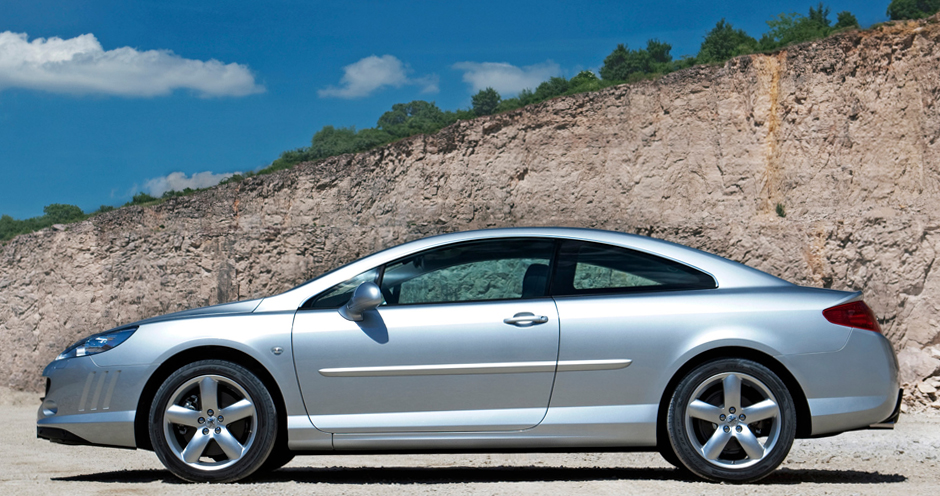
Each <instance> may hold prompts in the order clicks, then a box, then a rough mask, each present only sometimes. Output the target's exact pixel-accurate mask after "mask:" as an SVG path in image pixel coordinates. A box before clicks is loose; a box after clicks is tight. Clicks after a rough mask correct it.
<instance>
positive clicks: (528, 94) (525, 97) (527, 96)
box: [516, 88, 538, 105]
mask: <svg viewBox="0 0 940 496" xmlns="http://www.w3.org/2000/svg"><path fill="white" fill-rule="evenodd" d="M516 98H518V99H519V102H520V103H522V105H529V104H532V103H535V102H537V101H538V99H537V98H535V92H534V91H532V90H531V89H529V88H525V89H523V90H522V91H520V92H519V96H517V97H516Z"/></svg>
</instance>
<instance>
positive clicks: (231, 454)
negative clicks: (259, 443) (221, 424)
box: [215, 429, 245, 460]
mask: <svg viewBox="0 0 940 496" xmlns="http://www.w3.org/2000/svg"><path fill="white" fill-rule="evenodd" d="M215 442H217V443H219V447H220V448H222V451H223V452H225V456H227V457H228V459H229V460H237V459H239V458H241V456H242V453H243V452H244V450H245V447H244V446H242V444H241V443H239V442H238V440H237V439H235V437H234V436H232V434H231V433H229V431H228V429H222V432H220V433H219V434H216V435H215Z"/></svg>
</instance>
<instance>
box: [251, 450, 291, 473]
mask: <svg viewBox="0 0 940 496" xmlns="http://www.w3.org/2000/svg"><path fill="white" fill-rule="evenodd" d="M293 459H294V453H292V452H291V451H288V450H286V449H285V450H281V449H279V447H275V448H274V450H272V451H271V454H270V455H268V459H267V460H265V461H264V463H263V464H262V465H261V468H259V469H258V471H257V472H256V473H257V474H262V473H264V474H266V473H268V472H274V471H275V470H277V469H279V468H281V467H283V466H284V465H287V464H288V463H290V462H291V460H293Z"/></svg>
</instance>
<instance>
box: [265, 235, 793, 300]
mask: <svg viewBox="0 0 940 496" xmlns="http://www.w3.org/2000/svg"><path fill="white" fill-rule="evenodd" d="M519 237H524V238H525V237H528V238H555V239H574V240H582V241H589V242H595V243H603V244H609V245H614V246H620V247H624V248H629V249H633V250H637V251H641V252H644V253H649V254H651V255H655V256H659V257H663V258H667V259H670V260H674V261H676V262H679V263H682V264H685V265H689V266H691V267H694V268H696V269H698V270H700V271H703V272H707V273H708V274H710V275H712V276H713V277H714V278H715V279H716V280H717V282H718V287H719V288H743V287H767V286H792V284H791V283H789V282H787V281H784V280H783V279H780V278H777V277H774V276H772V275H770V274H767V273H766V272H762V271H759V270H757V269H754V268H751V267H748V266H746V265H743V264H740V263H738V262H733V261H731V260H728V259H726V258H722V257H719V256H718V255H713V254H711V253H707V252H704V251H701V250H697V249H695V248H690V247H688V246H684V245H680V244H677V243H672V242H670V241H665V240H661V239H655V238H650V237H647V236H641V235H637V234H628V233H622V232H616V231H605V230H600V229H586V228H574V227H512V228H494V229H480V230H474V231H461V232H454V233H448V234H439V235H435V236H428V237H424V238H421V239H417V240H414V241H410V242H406V243H402V244H399V245H396V246H393V247H390V248H387V249H385V250H382V251H379V252H376V253H373V254H371V255H368V256H366V257H363V258H360V259H358V260H356V261H354V262H351V263H349V264H347V265H344V266H342V267H340V268H338V269H336V270H333V271H331V272H328V273H326V274H324V275H322V276H320V277H318V278H316V279H312V280H310V281H308V282H307V283H304V284H303V285H301V286H298V287H296V288H294V289H292V290H290V291H288V292H286V293H283V294H281V295H277V296H276V297H271V298H266V299H265V301H263V302H262V304H261V305H260V306H259V308H258V311H263V310H273V308H271V306H272V305H273V304H275V300H276V301H277V303H278V305H277V306H280V304H284V306H285V307H293V308H297V307H299V306H300V305H302V304H303V302H304V301H306V300H307V299H309V298H310V297H311V296H313V295H315V294H317V293H319V292H321V291H323V290H325V289H328V288H330V287H333V286H334V285H336V284H339V283H340V282H343V281H346V280H348V279H350V278H352V277H354V276H356V275H358V274H360V273H362V272H364V271H366V270H368V269H370V268H372V267H376V266H379V265H382V264H384V263H387V262H391V261H393V260H397V259H399V258H401V257H405V256H408V255H411V254H413V253H417V252H421V251H424V250H427V249H431V248H435V247H439V246H444V245H449V244H452V243H459V242H464V241H475V240H485V239H498V238H519ZM268 300H270V301H268ZM266 303H267V304H266Z"/></svg>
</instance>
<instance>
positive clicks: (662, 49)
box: [646, 39, 672, 64]
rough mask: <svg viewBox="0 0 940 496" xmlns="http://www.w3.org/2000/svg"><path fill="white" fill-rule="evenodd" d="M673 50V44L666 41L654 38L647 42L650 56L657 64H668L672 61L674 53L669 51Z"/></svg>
mask: <svg viewBox="0 0 940 496" xmlns="http://www.w3.org/2000/svg"><path fill="white" fill-rule="evenodd" d="M671 50H672V45H670V44H669V43H665V42H662V41H659V40H656V39H652V40H649V41H647V42H646V51H647V52H648V53H649V55H650V58H651V59H652V60H653V63H655V64H668V63H670V62H672V55H670V54H669V52H670V51H671Z"/></svg>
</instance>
